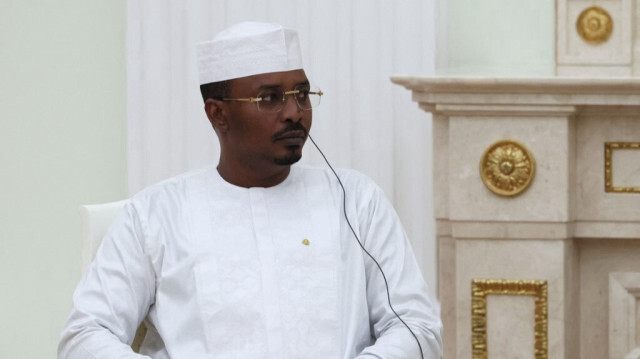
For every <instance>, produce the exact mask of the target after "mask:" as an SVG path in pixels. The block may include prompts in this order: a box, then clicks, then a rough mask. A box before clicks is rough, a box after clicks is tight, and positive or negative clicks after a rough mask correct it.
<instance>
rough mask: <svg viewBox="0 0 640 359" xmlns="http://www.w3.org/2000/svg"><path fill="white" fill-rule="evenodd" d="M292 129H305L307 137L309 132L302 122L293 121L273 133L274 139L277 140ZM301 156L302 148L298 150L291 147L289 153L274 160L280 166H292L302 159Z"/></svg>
mask: <svg viewBox="0 0 640 359" xmlns="http://www.w3.org/2000/svg"><path fill="white" fill-rule="evenodd" d="M291 131H304V134H305V137H306V136H307V135H308V133H309V130H307V129H306V128H305V127H304V126H303V125H302V124H301V123H300V122H291V123H289V125H288V126H287V127H286V128H285V129H283V130H281V131H279V132H278V133H276V134H275V135H273V136H272V140H273V141H276V140H277V139H278V137H280V136H282V135H284V134H286V133H287V132H291ZM300 158H302V148H300V149H299V150H298V151H296V150H295V149H291V150H290V151H289V154H288V155H286V156H283V157H277V158H274V160H273V162H274V163H275V164H277V165H280V166H290V165H292V164H294V163H296V162H298V161H300Z"/></svg>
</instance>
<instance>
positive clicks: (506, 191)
mask: <svg viewBox="0 0 640 359" xmlns="http://www.w3.org/2000/svg"><path fill="white" fill-rule="evenodd" d="M535 166H536V162H535V159H534V158H533V155H532V154H531V153H530V152H529V150H528V149H527V148H526V147H524V146H523V145H522V144H520V143H518V142H516V141H512V140H502V141H498V142H496V143H494V144H492V145H491V146H489V148H487V149H486V150H485V151H484V154H483V155H482V160H481V161H480V177H482V182H484V185H485V186H487V188H488V189H489V190H490V191H491V192H493V193H495V194H497V195H499V196H504V197H512V196H516V195H518V194H520V193H521V192H522V191H524V190H525V189H527V187H529V184H531V180H533V176H534V174H535Z"/></svg>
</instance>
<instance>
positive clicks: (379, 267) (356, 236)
mask: <svg viewBox="0 0 640 359" xmlns="http://www.w3.org/2000/svg"><path fill="white" fill-rule="evenodd" d="M308 136H309V139H310V140H311V143H313V145H314V146H315V147H316V149H317V150H318V152H320V155H321V156H322V158H324V161H325V162H326V163H327V165H328V166H329V168H330V169H331V172H333V174H334V175H335V176H336V179H337V180H338V183H339V184H340V188H342V210H343V211H344V219H346V220H347V224H348V225H349V229H351V233H353V236H354V237H355V239H356V241H358V245H360V248H361V249H362V250H363V251H364V252H365V253H366V254H367V256H369V258H371V260H372V261H373V262H374V263H375V264H376V266H378V269H379V270H380V274H382V279H383V280H384V286H385V289H386V290H387V302H388V303H389V308H390V309H391V311H392V312H393V314H395V316H396V318H398V320H400V321H401V322H402V324H404V326H405V327H407V329H408V330H409V332H410V333H411V335H413V338H414V339H415V340H416V343H418V348H419V349H420V357H421V358H422V359H424V353H423V352H422V345H420V341H419V340H418V337H417V336H416V334H415V333H414V332H413V330H411V328H410V327H409V326H408V325H407V323H405V321H404V320H402V318H400V315H398V313H396V311H395V309H393V305H391V295H390V294H389V283H388V282H387V276H386V275H385V274H384V271H383V270H382V267H381V266H380V263H378V261H377V260H376V259H375V258H373V256H372V255H371V253H369V251H367V250H366V249H365V248H364V245H363V244H362V242H361V241H360V238H358V235H357V234H356V231H355V230H354V229H353V226H351V222H350V221H349V217H347V191H346V190H345V189H344V185H343V184H342V181H341V180H340V177H339V176H338V174H337V173H336V171H335V170H334V169H333V166H331V164H330V163H329V160H327V157H326V156H325V155H324V153H323V152H322V150H321V149H320V147H318V145H317V144H316V141H314V140H313V138H311V135H310V134H309V135H308Z"/></svg>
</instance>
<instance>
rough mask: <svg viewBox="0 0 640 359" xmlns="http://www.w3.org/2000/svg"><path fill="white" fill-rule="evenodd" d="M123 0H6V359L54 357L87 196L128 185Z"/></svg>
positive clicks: (1, 343) (2, 325) (0, 331)
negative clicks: (126, 169)
mask: <svg viewBox="0 0 640 359" xmlns="http://www.w3.org/2000/svg"><path fill="white" fill-rule="evenodd" d="M124 51H125V1H124V0H99V1H84V0H65V1H44V0H2V1H0V163H1V164H2V169H1V175H0V358H20V359H31V358H32V359H43V358H55V357H56V347H57V342H58V335H59V333H60V329H61V326H62V324H63V321H64V320H65V319H66V316H67V315H68V312H69V309H70V301H71V294H72V291H73V288H74V287H75V285H76V283H77V281H78V279H79V276H80V258H81V251H80V221H79V212H78V205H79V204H81V203H92V202H103V201H110V200H116V199H119V198H122V197H123V196H124V195H125V183H126V176H125V167H126V166H125V148H124V143H125V141H124V135H125V133H124V128H125V114H126V111H125V91H124V90H125V52H124Z"/></svg>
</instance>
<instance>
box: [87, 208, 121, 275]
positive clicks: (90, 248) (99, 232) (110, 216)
mask: <svg viewBox="0 0 640 359" xmlns="http://www.w3.org/2000/svg"><path fill="white" fill-rule="evenodd" d="M126 203H127V200H122V201H117V202H109V203H101V204H90V205H83V206H80V213H81V216H82V273H84V272H85V271H86V270H87V267H89V264H91V261H93V257H95V255H96V251H97V250H98V247H100V243H102V238H103V237H104V235H105V234H106V233H107V230H108V229H109V227H110V226H111V224H112V223H113V221H114V220H115V219H116V216H117V215H118V214H119V213H120V211H122V209H123V208H124V205H125V204H126Z"/></svg>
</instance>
